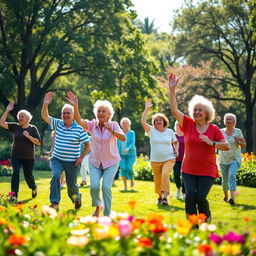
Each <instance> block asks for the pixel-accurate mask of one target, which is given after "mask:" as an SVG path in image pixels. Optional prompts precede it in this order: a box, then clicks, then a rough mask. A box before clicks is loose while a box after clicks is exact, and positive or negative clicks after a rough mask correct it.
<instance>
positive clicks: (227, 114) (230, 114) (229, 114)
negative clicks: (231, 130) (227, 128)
mask: <svg viewBox="0 0 256 256" xmlns="http://www.w3.org/2000/svg"><path fill="white" fill-rule="evenodd" d="M227 116H231V117H233V119H234V121H235V125H236V115H235V114H232V113H226V114H225V115H224V117H223V122H224V124H225V125H226V122H225V119H226V117H227Z"/></svg>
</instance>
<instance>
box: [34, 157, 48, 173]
mask: <svg viewBox="0 0 256 256" xmlns="http://www.w3.org/2000/svg"><path fill="white" fill-rule="evenodd" d="M34 169H35V170H42V171H49V170H51V168H50V158H49V157H47V156H40V157H38V158H36V159H35V165H34Z"/></svg>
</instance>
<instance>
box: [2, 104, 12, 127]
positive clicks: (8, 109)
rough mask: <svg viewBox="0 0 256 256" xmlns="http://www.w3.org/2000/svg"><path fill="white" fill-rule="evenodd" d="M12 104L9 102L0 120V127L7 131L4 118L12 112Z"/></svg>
mask: <svg viewBox="0 0 256 256" xmlns="http://www.w3.org/2000/svg"><path fill="white" fill-rule="evenodd" d="M13 107H14V102H12V101H11V102H10V103H9V104H8V106H7V107H6V109H5V112H4V113H3V115H2V117H1V119H0V126H2V127H3V128H5V129H8V124H7V123H6V117H7V116H8V114H9V112H11V111H12V110H13Z"/></svg>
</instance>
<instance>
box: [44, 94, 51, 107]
mask: <svg viewBox="0 0 256 256" xmlns="http://www.w3.org/2000/svg"><path fill="white" fill-rule="evenodd" d="M51 102H52V92H47V93H46V94H45V96H44V104H47V105H49V104H51Z"/></svg>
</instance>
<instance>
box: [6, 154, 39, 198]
mask: <svg viewBox="0 0 256 256" xmlns="http://www.w3.org/2000/svg"><path fill="white" fill-rule="evenodd" d="M11 160H12V169H13V174H12V181H11V189H12V192H15V195H16V196H18V192H19V185H20V168H21V166H22V168H23V173H24V177H25V180H26V182H27V184H28V187H29V188H30V189H33V190H34V189H35V188H36V187H37V186H36V183H35V178H34V176H33V174H32V171H33V168H34V159H20V158H17V157H15V156H12V157H11Z"/></svg>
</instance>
